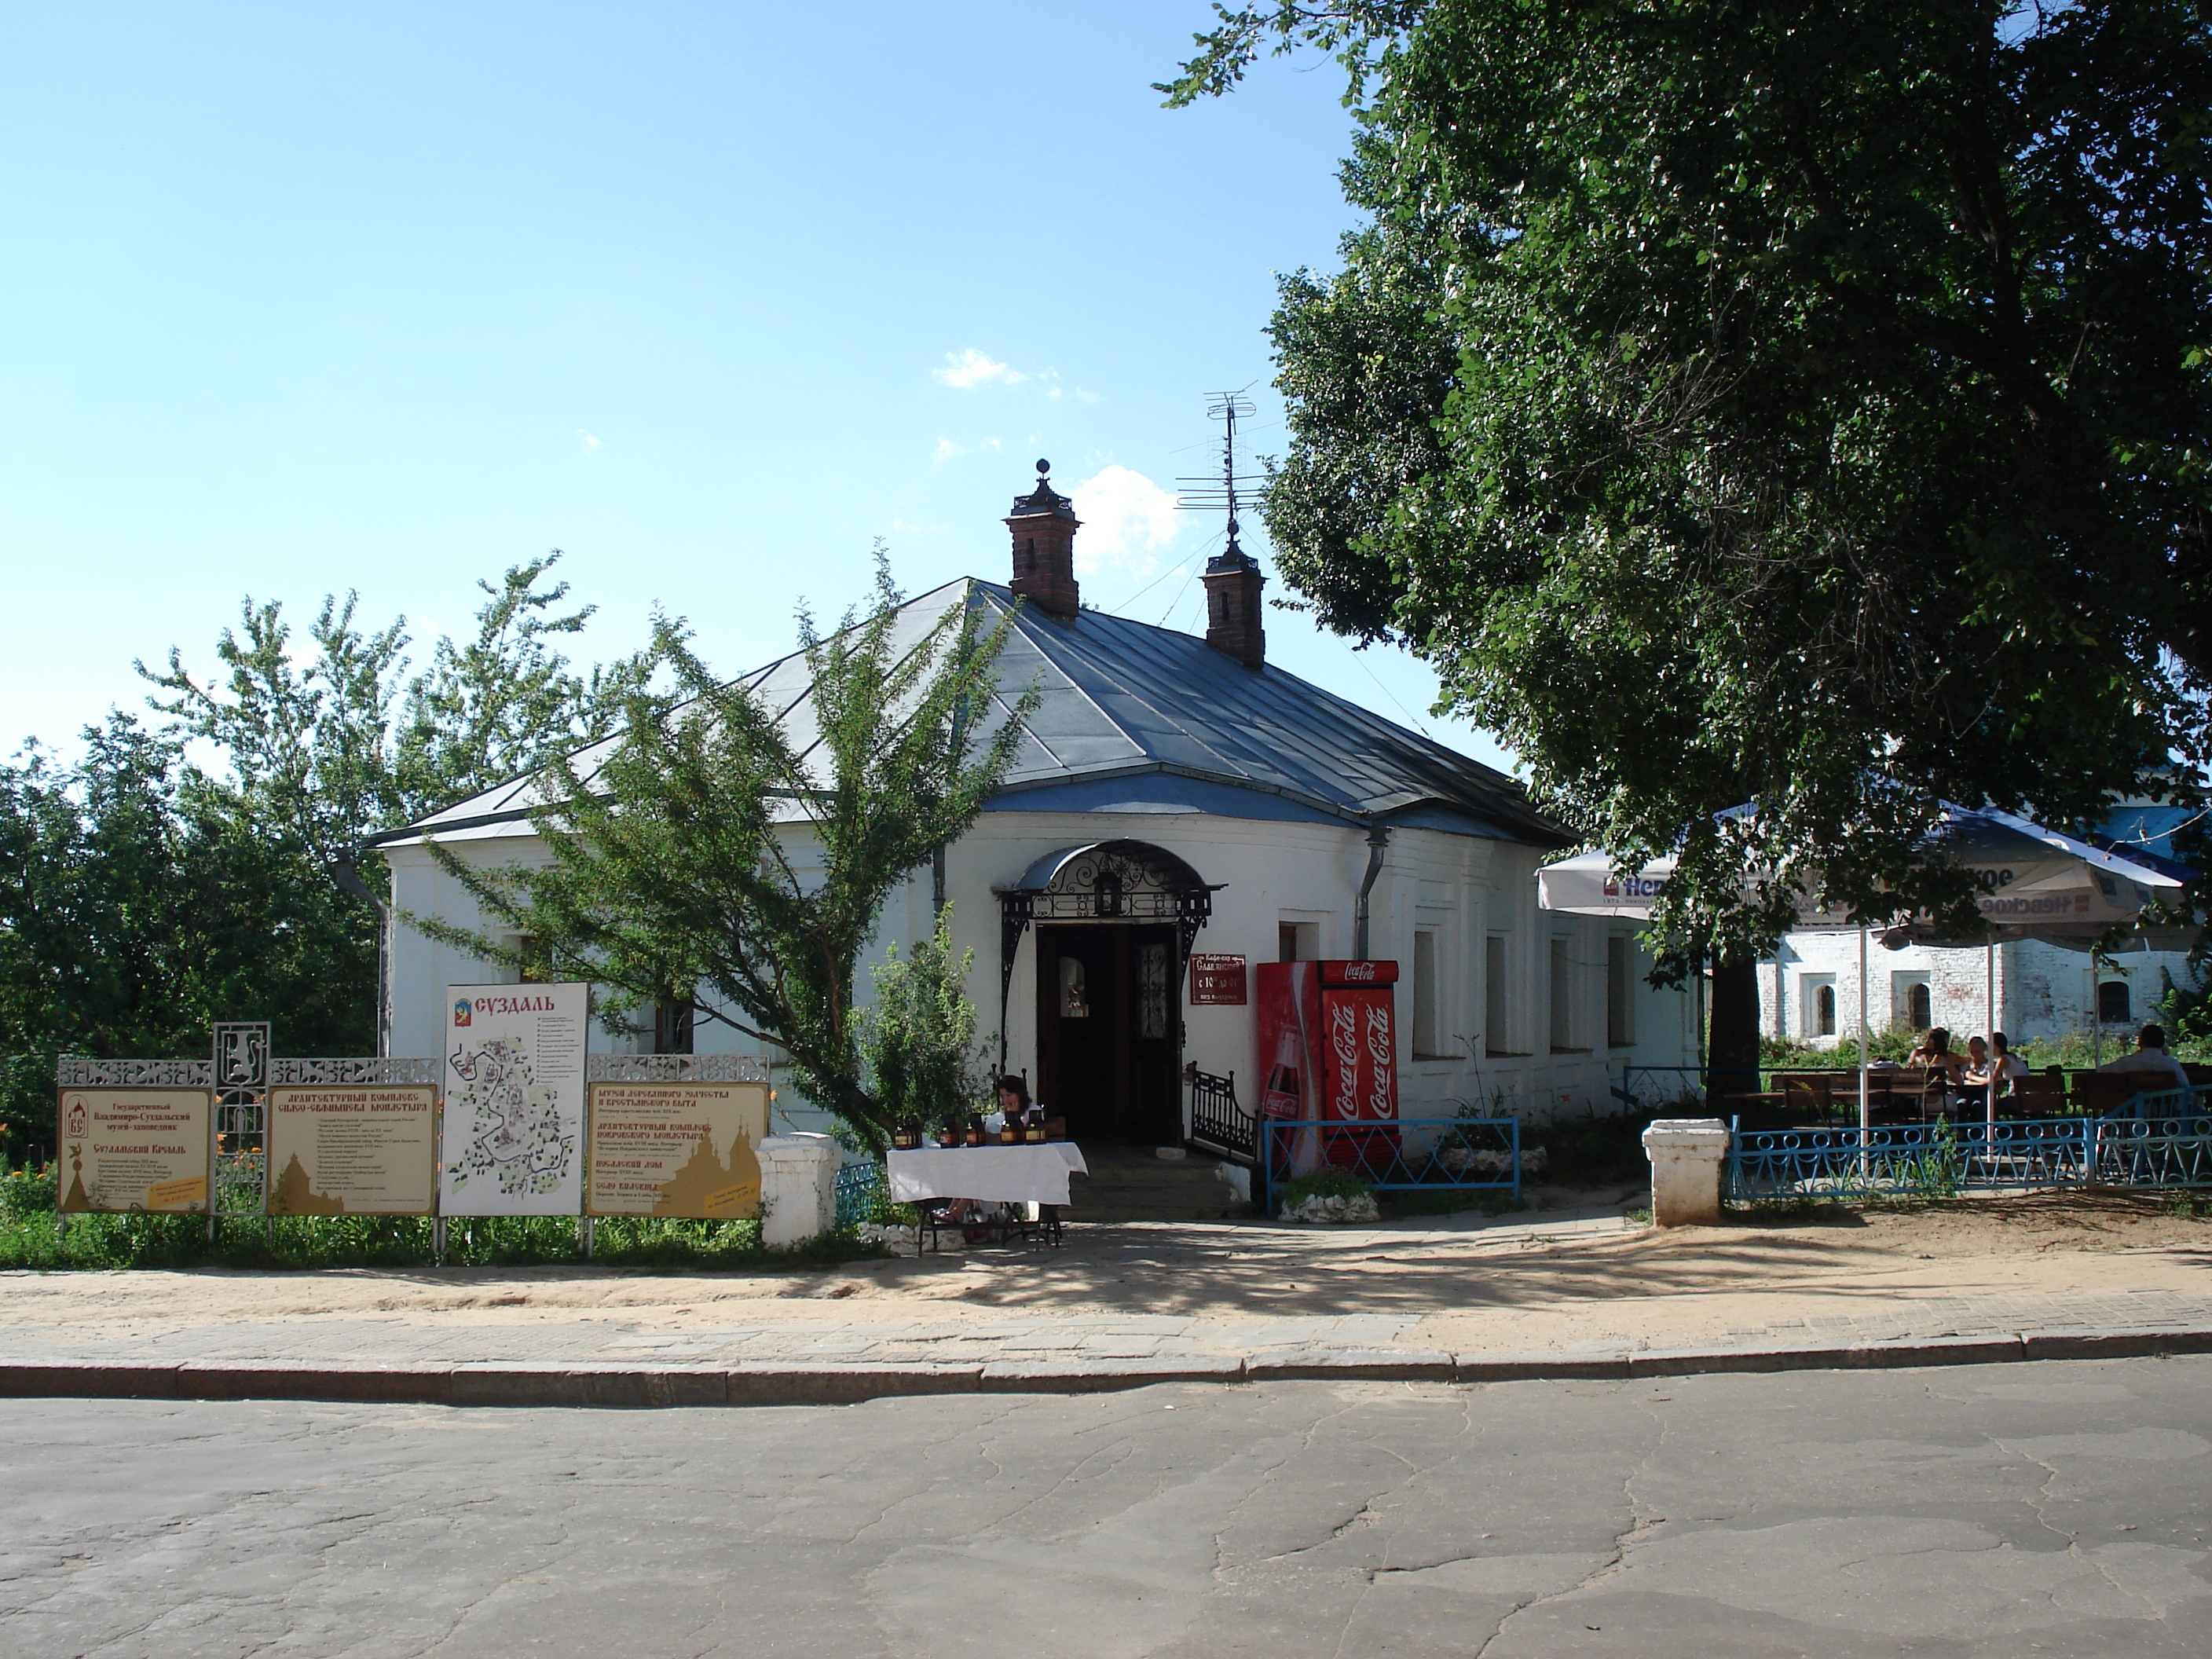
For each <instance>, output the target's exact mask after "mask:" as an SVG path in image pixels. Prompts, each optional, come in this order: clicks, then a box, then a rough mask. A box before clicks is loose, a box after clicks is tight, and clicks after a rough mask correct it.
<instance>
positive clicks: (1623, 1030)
mask: <svg viewBox="0 0 2212 1659" xmlns="http://www.w3.org/2000/svg"><path fill="white" fill-rule="evenodd" d="M1605 1042H1606V1047H1607V1048H1634V1047H1635V1046H1636V941H1635V940H1634V939H1631V938H1629V937H1628V935H1627V934H1626V933H1614V934H1613V935H1611V936H1610V937H1609V938H1607V940H1606V942H1605Z"/></svg>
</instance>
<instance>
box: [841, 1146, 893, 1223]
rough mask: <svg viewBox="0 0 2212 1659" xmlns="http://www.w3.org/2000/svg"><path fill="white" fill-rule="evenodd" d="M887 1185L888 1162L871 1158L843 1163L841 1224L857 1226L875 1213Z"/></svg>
mask: <svg viewBox="0 0 2212 1659" xmlns="http://www.w3.org/2000/svg"><path fill="white" fill-rule="evenodd" d="M883 1189H884V1166H883V1165H882V1164H878V1163H877V1162H875V1160H874V1159H872V1158H871V1159H869V1160H867V1161H866V1162H865V1163H860V1164H840V1165H839V1166H838V1170H837V1225H838V1226H839V1228H841V1229H842V1228H847V1227H857V1226H859V1225H860V1224H861V1223H862V1222H864V1221H866V1219H867V1218H869V1217H870V1216H872V1215H873V1214H874V1213H875V1209H876V1200H877V1198H878V1196H879V1195H880V1194H882V1192H883Z"/></svg>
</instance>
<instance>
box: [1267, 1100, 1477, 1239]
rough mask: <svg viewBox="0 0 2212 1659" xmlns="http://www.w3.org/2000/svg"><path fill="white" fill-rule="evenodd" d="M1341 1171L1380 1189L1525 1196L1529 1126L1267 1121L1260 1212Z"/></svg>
mask: <svg viewBox="0 0 2212 1659" xmlns="http://www.w3.org/2000/svg"><path fill="white" fill-rule="evenodd" d="M1326 1170H1340V1171H1341V1172H1342V1173H1344V1174H1346V1175H1347V1176H1352V1178H1353V1179H1354V1180H1356V1181H1358V1182H1359V1183H1360V1184H1361V1185H1363V1186H1364V1187H1368V1188H1372V1189H1374V1190H1376V1191H1378V1192H1419V1193H1454V1192H1464V1193H1470V1194H1472V1193H1484V1192H1495V1193H1510V1194H1512V1195H1513V1196H1514V1197H1515V1198H1516V1199H1517V1198H1519V1197H1520V1196H1521V1122H1520V1120H1519V1119H1518V1118H1510V1117H1413V1118H1399V1119H1396V1120H1395V1121H1388V1122H1372V1123H1358V1124H1352V1123H1340V1122H1326V1123H1325V1122H1321V1121H1314V1120H1297V1121H1291V1120H1285V1119H1280V1118H1261V1120H1260V1167H1259V1169H1258V1170H1255V1172H1254V1173H1255V1176H1256V1177H1257V1179H1256V1182H1255V1184H1256V1185H1257V1187H1258V1188H1259V1191H1258V1193H1257V1194H1256V1196H1257V1197H1258V1199H1259V1206H1258V1207H1259V1211H1260V1213H1261V1214H1262V1215H1267V1216H1271V1215H1273V1214H1274V1212H1275V1194H1277V1193H1278V1192H1279V1191H1280V1190H1281V1188H1283V1186H1284V1185H1285V1183H1286V1182H1290V1181H1292V1180H1295V1179H1297V1177H1298V1176H1303V1175H1313V1174H1318V1173H1321V1172H1322V1171H1326Z"/></svg>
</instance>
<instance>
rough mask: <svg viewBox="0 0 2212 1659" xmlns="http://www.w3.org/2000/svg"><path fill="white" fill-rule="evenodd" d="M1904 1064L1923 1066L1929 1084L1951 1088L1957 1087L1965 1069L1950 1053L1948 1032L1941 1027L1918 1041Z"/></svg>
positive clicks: (1961, 1061) (1958, 1059) (1958, 1058)
mask: <svg viewBox="0 0 2212 1659" xmlns="http://www.w3.org/2000/svg"><path fill="white" fill-rule="evenodd" d="M1905 1064H1906V1065H1907V1066H1926V1067H1927V1068H1928V1080H1929V1082H1930V1083H1936V1082H1939V1081H1940V1082H1941V1083H1942V1084H1943V1085H1945V1086H1946V1087H1953V1088H1955V1087H1956V1086H1957V1085H1958V1082H1959V1074H1960V1073H1961V1072H1962V1071H1964V1070H1965V1069H1966V1066H1965V1062H1964V1061H1963V1060H1960V1057H1959V1056H1958V1055H1957V1054H1953V1053H1952V1052H1951V1033H1950V1031H1949V1030H1948V1028H1946V1027H1944V1026H1942V1025H1938V1026H1937V1027H1936V1029H1935V1030H1932V1031H1930V1032H1929V1033H1928V1035H1927V1036H1924V1037H1923V1038H1921V1039H1920V1046H1919V1047H1918V1048H1915V1049H1914V1050H1913V1051H1912V1052H1911V1054H1908V1055H1906V1056H1905Z"/></svg>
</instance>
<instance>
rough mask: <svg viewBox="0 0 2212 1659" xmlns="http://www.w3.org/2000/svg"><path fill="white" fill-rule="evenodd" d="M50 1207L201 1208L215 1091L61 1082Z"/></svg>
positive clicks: (79, 1210) (70, 1210) (77, 1210)
mask: <svg viewBox="0 0 2212 1659" xmlns="http://www.w3.org/2000/svg"><path fill="white" fill-rule="evenodd" d="M58 1106H59V1109H60V1115H61V1132H62V1133H61V1143H62V1157H61V1169H60V1170H59V1172H58V1183H59V1184H58V1197H57V1200H56V1206H55V1207H56V1208H58V1210H59V1211H60V1212H62V1213H63V1214H64V1215H70V1214H85V1213H88V1212H95V1211H145V1212H170V1213H189V1214H194V1215H197V1214H200V1213H203V1212H205V1211H206V1210H207V1208H208V1184H209V1182H208V1176H209V1157H210V1137H211V1135H212V1133H213V1127H214V1117H215V1097H214V1094H213V1092H212V1091H209V1090H206V1089H96V1088H88V1089H64V1090H62V1091H60V1098H59V1101H58Z"/></svg>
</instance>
